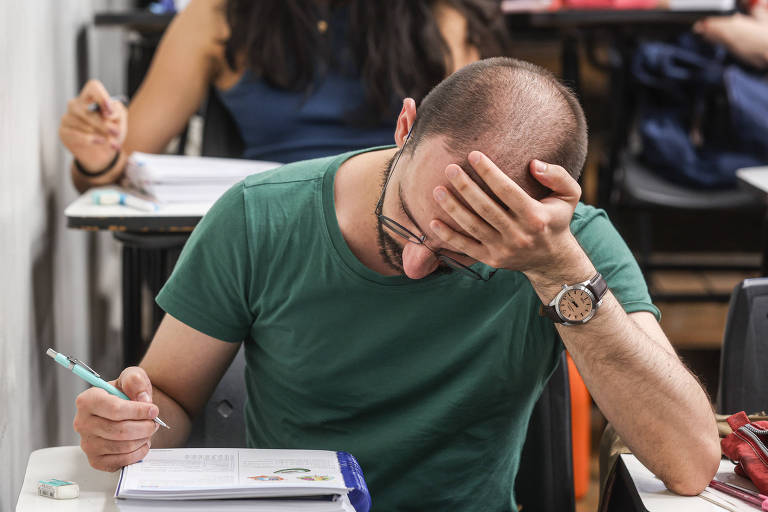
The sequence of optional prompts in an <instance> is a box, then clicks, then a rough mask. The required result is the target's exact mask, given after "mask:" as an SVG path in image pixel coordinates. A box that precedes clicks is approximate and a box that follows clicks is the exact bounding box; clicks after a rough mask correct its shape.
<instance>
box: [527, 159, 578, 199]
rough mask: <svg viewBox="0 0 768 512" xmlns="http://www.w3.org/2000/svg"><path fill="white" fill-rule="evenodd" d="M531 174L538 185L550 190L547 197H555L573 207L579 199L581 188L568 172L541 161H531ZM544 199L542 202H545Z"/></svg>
mask: <svg viewBox="0 0 768 512" xmlns="http://www.w3.org/2000/svg"><path fill="white" fill-rule="evenodd" d="M530 169H531V174H533V177H534V178H536V179H537V180H538V181H539V183H541V184H542V185H544V186H545V187H547V188H549V189H550V190H552V194H551V195H550V196H549V197H553V196H554V197H557V198H558V199H560V200H562V201H565V202H567V203H569V204H571V205H573V206H574V207H575V206H576V203H578V202H579V198H580V197H581V187H580V186H579V184H578V182H577V181H576V180H575V179H573V176H571V175H570V174H568V171H566V170H565V169H563V168H562V167H560V166H559V165H553V164H548V163H546V162H542V161H541V160H531V164H530ZM545 201H546V199H545V200H544V201H542V202H545Z"/></svg>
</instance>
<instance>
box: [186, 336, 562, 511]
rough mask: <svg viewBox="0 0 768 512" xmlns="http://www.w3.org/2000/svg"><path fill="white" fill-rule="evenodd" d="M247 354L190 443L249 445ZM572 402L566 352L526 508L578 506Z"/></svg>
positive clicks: (522, 479) (529, 457)
mask: <svg viewBox="0 0 768 512" xmlns="http://www.w3.org/2000/svg"><path fill="white" fill-rule="evenodd" d="M244 371H245V355H244V353H243V347H240V350H239V351H238V353H237V355H236V356H235V359H234V360H233V361H232V364H231V365H230V367H229V369H228V370H227V372H226V373H225V374H224V377H222V379H221V382H220V383H219V385H218V387H217V388H216V390H215V391H214V392H213V395H212V396H211V398H210V400H209V401H208V404H207V405H206V406H205V411H204V412H203V413H202V414H201V415H200V417H198V418H197V419H196V420H195V421H194V422H193V426H192V433H191V435H190V438H189V441H188V442H187V446H189V447H237V446H242V447H244V446H245V417H244V412H243V407H244V406H245V386H244V378H245V377H244V375H243V374H244ZM572 453H573V452H572V450H571V401H570V388H569V384H568V364H567V363H566V360H565V353H563V354H562V356H561V358H560V364H559V365H558V367H557V369H556V370H555V372H554V373H553V375H552V377H551V378H550V379H549V382H548V383H547V385H546V386H545V388H544V391H543V392H542V394H541V397H540V398H539V400H538V402H537V403H536V406H535V407H534V409H533V414H532V416H531V420H530V422H529V424H528V435H527V437H526V440H525V445H524V446H523V453H522V456H521V460H520V470H519V471H518V475H517V480H516V481H515V496H516V498H517V502H518V504H519V505H522V506H523V510H537V511H540V512H571V511H573V510H574V507H575V502H574V489H573V456H572Z"/></svg>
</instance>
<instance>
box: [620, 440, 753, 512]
mask: <svg viewBox="0 0 768 512" xmlns="http://www.w3.org/2000/svg"><path fill="white" fill-rule="evenodd" d="M621 462H623V463H624V466H625V467H626V468H627V471H628V472H629V475H630V477H631V478H632V482H633V483H634V484H635V490H636V491H637V494H638V496H639V497H640V500H642V503H643V506H644V507H645V509H646V510H647V511H648V512H689V511H690V512H725V510H726V509H724V508H721V507H719V506H717V505H715V504H714V503H710V502H708V501H706V500H705V499H703V498H701V497H699V496H679V495H677V494H674V493H673V492H672V491H669V490H667V488H666V487H665V486H664V484H663V483H662V482H661V480H659V479H658V478H656V477H655V476H654V475H653V473H651V472H650V471H648V469H647V468H646V467H645V466H643V465H642V464H641V463H640V461H638V460H637V457H635V456H634V455H629V454H627V455H621ZM715 478H716V479H717V480H721V481H723V482H729V483H733V484H735V485H740V486H741V487H747V488H749V489H754V490H756V489H755V486H754V485H753V484H752V482H750V481H749V480H747V479H745V478H742V477H740V476H738V475H737V474H736V473H734V472H733V463H731V462H730V461H728V460H722V461H720V469H719V470H718V472H717V475H716V476H715ZM707 491H708V493H712V494H714V495H715V496H716V497H717V498H720V499H721V500H723V501H725V502H726V503H729V504H731V505H732V506H734V505H735V506H734V508H736V509H737V510H739V511H740V512H741V511H744V512H754V511H755V510H757V509H755V508H753V507H751V506H750V505H748V504H746V503H742V502H740V501H739V500H737V499H736V498H732V497H730V496H728V495H726V494H723V493H720V492H718V491H715V490H714V489H707ZM704 494H707V493H704Z"/></svg>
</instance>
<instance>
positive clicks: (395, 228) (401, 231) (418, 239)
mask: <svg viewBox="0 0 768 512" xmlns="http://www.w3.org/2000/svg"><path fill="white" fill-rule="evenodd" d="M412 131H413V127H411V129H410V130H409V131H408V135H406V137H405V141H404V142H403V146H402V147H401V148H400V151H398V152H397V156H396V157H395V162H394V163H393V164H392V168H391V169H390V170H389V174H388V175H387V179H386V181H385V182H384V186H383V187H382V189H381V197H379V202H378V203H376V210H375V211H374V213H375V214H376V217H377V218H378V219H379V222H381V224H382V225H383V226H384V227H386V228H387V229H389V230H390V231H392V232H393V233H395V234H396V235H398V236H400V237H402V238H404V239H406V240H407V241H408V242H410V243H412V244H418V245H423V246H424V247H426V248H427V249H429V250H430V251H431V252H432V254H434V255H435V257H436V258H437V259H438V260H439V261H441V262H442V263H445V264H446V265H447V266H448V267H450V268H451V269H453V270H455V271H456V272H459V273H460V274H462V275H465V276H467V277H471V278H472V279H477V280H479V281H488V280H490V279H491V277H493V274H495V273H496V271H495V270H494V271H493V272H491V273H490V274H489V275H488V277H484V276H483V275H481V274H479V273H477V272H475V271H474V270H472V269H471V268H469V267H468V266H466V265H464V264H463V263H461V262H459V261H456V260H455V259H453V258H451V257H450V256H446V255H445V254H441V253H440V252H438V251H436V250H434V249H432V248H431V247H430V246H428V245H427V244H426V240H427V235H425V234H421V235H417V234H415V233H414V232H413V231H411V230H410V229H408V228H407V227H405V226H403V225H402V224H400V223H399V222H397V221H396V220H394V219H391V218H389V217H387V216H386V215H383V214H382V208H383V207H384V194H385V193H386V191H387V186H388V185H389V180H390V178H392V174H394V172H395V167H397V162H398V161H399V160H400V156H401V155H402V154H403V150H404V149H405V146H406V144H408V141H409V140H410V138H411V132H412Z"/></svg>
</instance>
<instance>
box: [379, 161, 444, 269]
mask: <svg viewBox="0 0 768 512" xmlns="http://www.w3.org/2000/svg"><path fill="white" fill-rule="evenodd" d="M394 160H395V157H394V156H393V157H392V158H391V159H390V160H389V162H388V163H387V165H386V167H385V168H384V172H383V180H382V183H381V190H382V195H383V194H384V187H386V184H387V176H389V174H390V173H391V172H392V165H393V164H394ZM376 221H377V222H376V232H377V242H378V246H379V254H380V255H381V257H382V259H383V260H384V262H385V263H386V264H387V265H388V266H389V267H390V268H392V269H394V270H395V271H396V272H399V273H401V274H405V270H404V269H403V247H404V244H405V243H406V242H405V239H402V240H395V238H394V237H392V236H391V235H390V234H389V231H388V229H387V228H385V227H384V224H383V223H382V222H381V220H380V219H376ZM398 238H400V237H398ZM398 242H400V243H398ZM452 272H453V269H452V268H451V267H449V266H448V265H446V264H445V263H443V262H442V261H440V262H439V264H438V266H437V268H436V269H435V270H434V271H433V272H432V273H431V274H430V275H435V276H437V275H443V274H450V273H452Z"/></svg>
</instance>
